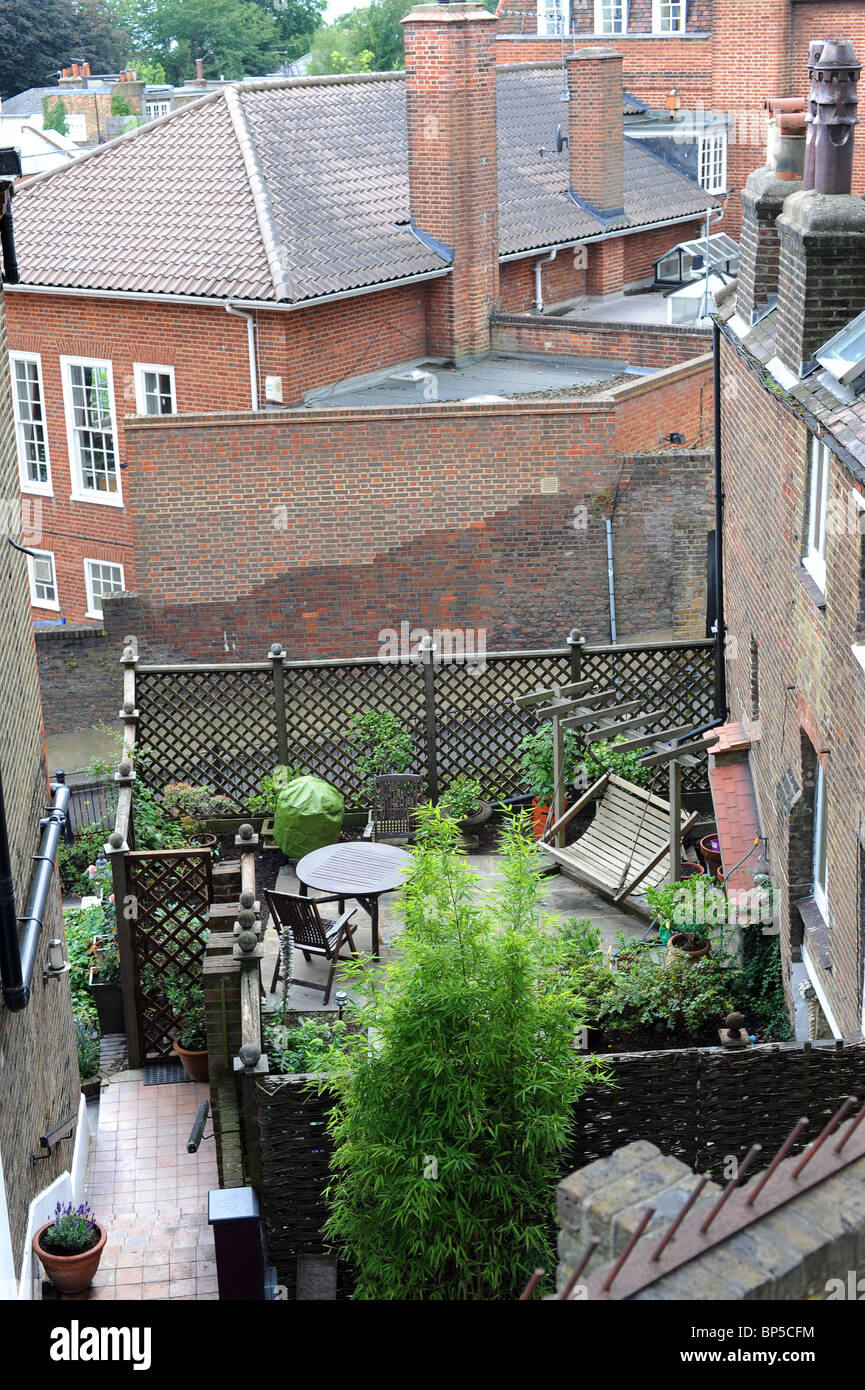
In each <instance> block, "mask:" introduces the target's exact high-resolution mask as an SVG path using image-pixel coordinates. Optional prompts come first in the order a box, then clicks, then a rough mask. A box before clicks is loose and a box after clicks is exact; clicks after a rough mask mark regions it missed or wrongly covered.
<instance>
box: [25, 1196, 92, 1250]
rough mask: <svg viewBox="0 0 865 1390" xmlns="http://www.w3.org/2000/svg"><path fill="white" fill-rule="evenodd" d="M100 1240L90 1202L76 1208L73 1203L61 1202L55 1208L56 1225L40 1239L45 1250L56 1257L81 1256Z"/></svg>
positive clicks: (50, 1227)
mask: <svg viewBox="0 0 865 1390" xmlns="http://www.w3.org/2000/svg"><path fill="white" fill-rule="evenodd" d="M98 1239H99V1230H98V1227H97V1226H96V1223H95V1221H94V1220H93V1212H92V1211H91V1210H90V1203H89V1202H82V1203H81V1204H80V1205H79V1206H77V1207H75V1206H73V1205H72V1203H71V1202H66V1203H65V1205H64V1204H61V1203H60V1202H58V1203H57V1206H56V1207H55V1208H54V1224H53V1225H52V1226H49V1227H48V1229H47V1230H46V1231H44V1232H43V1234H42V1235H41V1236H40V1237H39V1242H40V1244H41V1245H42V1247H43V1249H45V1250H50V1251H51V1252H52V1253H53V1254H55V1255H80V1254H82V1253H83V1252H84V1251H85V1250H89V1249H90V1248H91V1246H94V1245H95V1244H96V1242H97V1241H98Z"/></svg>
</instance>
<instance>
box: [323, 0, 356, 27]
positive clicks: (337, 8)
mask: <svg viewBox="0 0 865 1390" xmlns="http://www.w3.org/2000/svg"><path fill="white" fill-rule="evenodd" d="M363 3H364V0H330V3H329V4H328V7H327V9H326V10H325V12H324V22H325V24H333V21H334V20H335V19H338V18H339V16H340V15H341V14H345V13H346V12H347V11H348V10H355V9H357V8H358V6H359V5H362V4H363Z"/></svg>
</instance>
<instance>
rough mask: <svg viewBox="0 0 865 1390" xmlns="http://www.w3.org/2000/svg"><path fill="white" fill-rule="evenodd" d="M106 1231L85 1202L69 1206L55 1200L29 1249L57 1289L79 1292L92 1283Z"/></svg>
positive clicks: (100, 1256)
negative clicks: (52, 1209)
mask: <svg viewBox="0 0 865 1390" xmlns="http://www.w3.org/2000/svg"><path fill="white" fill-rule="evenodd" d="M107 1239H108V1232H107V1231H106V1229H105V1227H104V1226H102V1225H100V1223H99V1222H98V1221H94V1219H93V1213H92V1212H91V1210H90V1206H89V1204H88V1203H87V1202H82V1203H81V1205H80V1206H77V1207H73V1205H72V1203H71V1202H67V1203H66V1204H65V1206H64V1205H63V1204H62V1203H60V1202H58V1203H57V1206H56V1208H55V1211H54V1216H53V1219H52V1220H51V1221H46V1223H45V1225H44V1226H40V1227H39V1230H38V1231H37V1232H36V1234H35V1236H34V1237H33V1253H34V1254H35V1255H36V1256H37V1257H38V1258H39V1260H41V1262H42V1266H43V1268H44V1270H45V1273H46V1274H47V1275H48V1278H49V1279H50V1280H51V1282H52V1284H53V1285H54V1287H55V1288H56V1289H59V1290H60V1292H61V1293H83V1292H84V1290H85V1289H89V1288H90V1285H91V1284H92V1283H93V1278H94V1275H95V1274H96V1271H97V1269H98V1268H99V1261H100V1260H101V1259H102V1251H103V1250H104V1249H105V1242H106V1241H107Z"/></svg>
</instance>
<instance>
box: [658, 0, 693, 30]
mask: <svg viewBox="0 0 865 1390" xmlns="http://www.w3.org/2000/svg"><path fill="white" fill-rule="evenodd" d="M670 4H674V5H678V9H679V24H678V27H677V28H675V29H664V28H662V23H663V18H664V16H663V14H662V13H661V10H662V6H668V5H670ZM687 9H688V0H652V33H653V34H684V33H685V32H686V29H685V26H686V24H687V22H688V15H687Z"/></svg>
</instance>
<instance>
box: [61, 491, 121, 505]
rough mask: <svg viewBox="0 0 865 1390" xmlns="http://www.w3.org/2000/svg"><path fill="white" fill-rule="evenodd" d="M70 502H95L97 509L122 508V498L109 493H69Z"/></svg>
mask: <svg viewBox="0 0 865 1390" xmlns="http://www.w3.org/2000/svg"><path fill="white" fill-rule="evenodd" d="M69 501H70V502H95V503H96V505H97V507H122V506H123V505H124V503H123V498H122V497H118V496H116V495H115V494H113V493H110V492H71V493H70V494H69Z"/></svg>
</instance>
